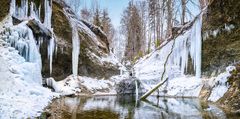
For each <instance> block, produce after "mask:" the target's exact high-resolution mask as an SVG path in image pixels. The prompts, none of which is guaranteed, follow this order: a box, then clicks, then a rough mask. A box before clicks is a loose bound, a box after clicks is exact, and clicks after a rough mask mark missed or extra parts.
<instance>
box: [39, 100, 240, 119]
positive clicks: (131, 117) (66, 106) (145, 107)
mask: <svg viewBox="0 0 240 119" xmlns="http://www.w3.org/2000/svg"><path fill="white" fill-rule="evenodd" d="M47 112H48V113H47V114H46V113H43V116H42V117H46V115H47V116H49V118H52V119H237V118H238V117H239V116H238V115H235V114H230V116H228V115H227V114H225V112H224V111H223V110H221V109H220V108H218V107H217V106H215V105H213V104H207V103H204V102H201V101H200V100H199V99H197V98H163V97H159V98H157V97H155V96H152V97H149V98H148V99H147V100H145V101H136V99H135V97H134V96H96V97H74V98H71V97H63V98H60V99H56V100H54V101H53V103H52V104H51V105H50V106H49V108H48V109H47Z"/></svg>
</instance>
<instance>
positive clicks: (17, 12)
mask: <svg viewBox="0 0 240 119" xmlns="http://www.w3.org/2000/svg"><path fill="white" fill-rule="evenodd" d="M29 2H30V1H29V0H21V5H20V6H17V5H16V0H12V2H11V5H10V14H11V15H12V16H14V17H16V18H18V19H20V20H29V19H35V20H37V21H38V22H40V23H41V20H40V12H41V5H40V6H39V8H37V6H36V5H35V3H34V2H32V1H31V3H30V9H29V8H28V7H29V5H28V3H29ZM29 10H30V11H29ZM28 13H30V16H29V15H28ZM44 15H45V16H44V22H43V23H42V24H43V25H44V26H45V27H46V28H48V29H49V30H50V31H52V33H53V30H52V26H51V17H52V0H44ZM53 36H54V35H53ZM53 36H52V38H51V39H45V38H42V37H39V38H38V39H36V40H38V41H39V43H38V44H37V45H38V49H40V46H41V43H42V42H43V41H42V40H49V41H48V49H47V50H48V59H49V68H50V75H51V73H52V60H53V54H54V49H55V39H54V37H53ZM20 53H21V52H20Z"/></svg>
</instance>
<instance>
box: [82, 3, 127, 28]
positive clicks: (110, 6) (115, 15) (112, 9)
mask: <svg viewBox="0 0 240 119" xmlns="http://www.w3.org/2000/svg"><path fill="white" fill-rule="evenodd" d="M94 1H98V3H99V5H100V7H101V9H104V8H107V10H108V12H109V17H110V18H111V20H112V23H113V25H114V27H115V28H117V27H118V26H119V25H120V21H121V15H122V12H123V10H124V9H125V8H126V7H127V6H128V2H129V0H85V2H86V5H87V6H88V8H90V6H91V2H94ZM83 4H85V3H84V1H83Z"/></svg>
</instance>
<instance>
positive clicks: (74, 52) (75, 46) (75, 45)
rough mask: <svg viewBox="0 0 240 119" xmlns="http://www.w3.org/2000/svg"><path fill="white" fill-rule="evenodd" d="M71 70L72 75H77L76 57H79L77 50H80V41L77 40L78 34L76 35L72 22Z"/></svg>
mask: <svg viewBox="0 0 240 119" xmlns="http://www.w3.org/2000/svg"><path fill="white" fill-rule="evenodd" d="M72 26H73V27H72V46H73V50H72V71H73V75H74V76H77V75H78V57H79V53H80V52H79V51H80V42H79V36H78V30H77V28H76V26H75V25H73V23H72Z"/></svg>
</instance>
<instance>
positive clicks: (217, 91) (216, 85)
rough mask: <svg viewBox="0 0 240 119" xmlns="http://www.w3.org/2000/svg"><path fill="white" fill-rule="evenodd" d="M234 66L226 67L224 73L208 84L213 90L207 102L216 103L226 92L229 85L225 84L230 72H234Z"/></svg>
mask: <svg viewBox="0 0 240 119" xmlns="http://www.w3.org/2000/svg"><path fill="white" fill-rule="evenodd" d="M234 69H235V67H234V66H228V67H227V68H226V71H225V72H224V73H221V74H219V75H218V76H217V77H213V78H212V79H213V82H212V84H210V85H211V86H212V87H213V89H212V92H211V95H210V96H209V98H208V100H209V101H213V102H216V101H218V100H219V99H220V98H221V97H222V96H223V95H224V94H225V93H226V92H227V90H228V88H229V85H228V83H227V80H228V77H230V76H231V74H230V72H231V71H232V70H234Z"/></svg>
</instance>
